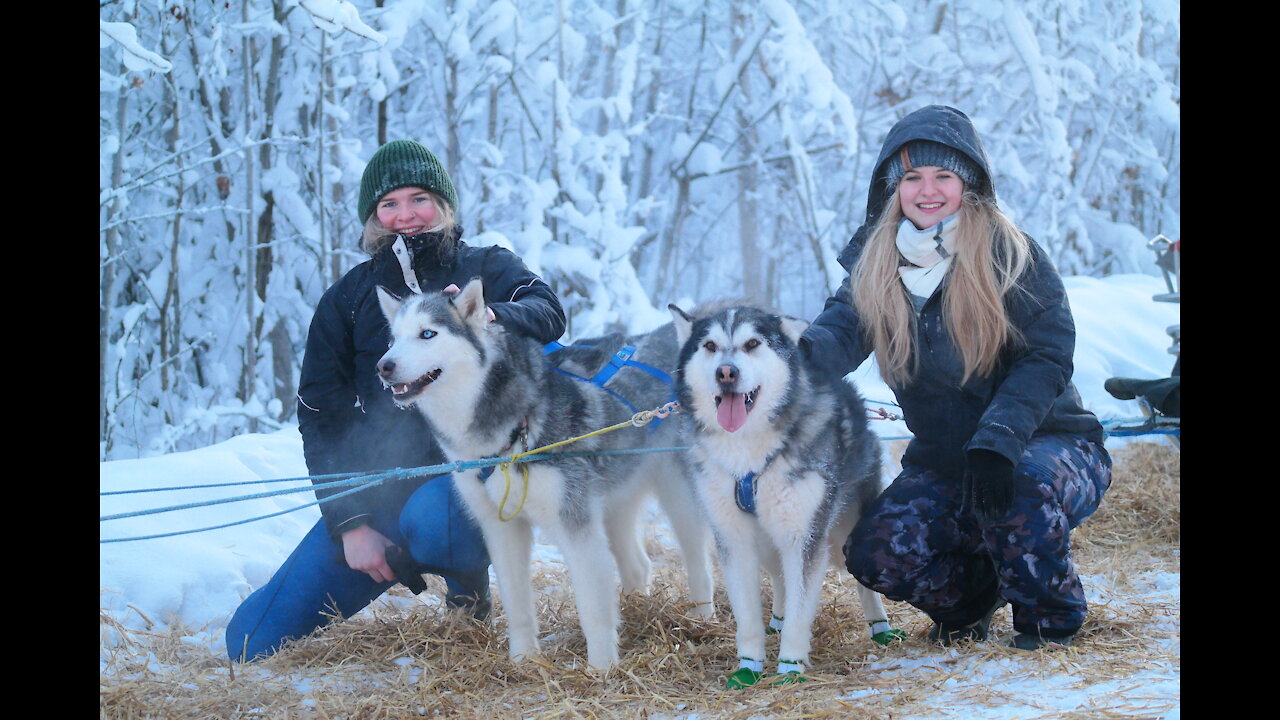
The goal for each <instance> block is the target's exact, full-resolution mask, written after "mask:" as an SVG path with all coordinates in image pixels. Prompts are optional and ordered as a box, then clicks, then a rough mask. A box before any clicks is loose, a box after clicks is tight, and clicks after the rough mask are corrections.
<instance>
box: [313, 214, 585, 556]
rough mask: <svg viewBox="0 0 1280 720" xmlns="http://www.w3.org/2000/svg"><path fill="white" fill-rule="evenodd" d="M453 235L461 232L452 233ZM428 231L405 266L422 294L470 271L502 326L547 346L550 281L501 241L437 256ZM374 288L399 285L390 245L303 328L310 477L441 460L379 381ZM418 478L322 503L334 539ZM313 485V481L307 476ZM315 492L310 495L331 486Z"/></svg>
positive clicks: (461, 280)
mask: <svg viewBox="0 0 1280 720" xmlns="http://www.w3.org/2000/svg"><path fill="white" fill-rule="evenodd" d="M454 232H455V233H456V235H457V236H458V237H461V235H462V230H461V228H456V229H455V231H454ZM435 239H436V238H434V237H433V236H432V234H425V235H419V236H417V237H415V238H411V239H409V241H408V245H409V247H410V249H411V250H415V252H414V260H413V267H414V271H415V274H416V275H417V280H418V284H419V287H420V288H421V289H422V291H423V292H424V293H431V292H439V291H440V290H442V289H444V288H446V287H448V286H449V285H450V284H454V285H457V286H458V287H460V288H461V287H464V286H465V285H466V284H467V282H468V281H469V280H471V279H472V278H474V277H479V278H481V279H482V281H483V282H484V295H485V302H486V303H487V304H488V305H489V307H490V308H492V309H493V312H494V315H495V316H496V318H497V320H496V321H497V322H499V323H501V324H502V325H503V326H504V327H505V328H506V329H507V330H508V331H509V332H515V333H519V334H522V335H526V336H529V337H532V338H535V339H537V340H539V341H541V342H551V341H552V340H555V339H557V338H559V337H560V335H561V334H562V333H563V332H564V329H565V318H564V311H563V309H562V308H561V307H560V301H559V299H557V298H556V296H555V293H554V292H552V290H551V287H550V286H549V285H547V284H546V283H545V282H543V281H542V279H541V278H539V277H538V276H537V275H535V274H534V273H532V272H530V271H529V269H528V268H526V267H525V265H524V263H523V261H521V260H520V258H519V257H517V256H516V255H515V254H513V253H511V252H510V251H508V250H505V249H503V248H501V247H497V246H490V247H472V246H469V245H467V244H466V243H464V242H462V241H461V240H458V242H457V247H456V249H455V251H454V252H453V253H451V254H449V256H448V257H445V258H444V259H443V261H441V259H440V258H437V257H436V256H435V253H434V252H433V249H434V248H433V242H434V240H435ZM377 286H382V287H384V288H386V289H387V290H389V291H391V292H392V293H394V294H396V295H397V296H400V297H405V296H407V295H408V294H409V292H410V290H409V288H408V286H407V285H406V284H405V280H404V275H403V273H402V271H401V269H400V265H399V263H398V262H397V260H396V258H395V256H394V255H393V253H392V250H391V248H390V247H389V246H388V247H384V248H383V249H382V250H380V251H378V252H377V253H375V254H374V256H373V257H372V258H370V259H369V260H367V261H365V262H363V263H361V264H360V265H357V266H356V267H354V268H352V269H351V271H350V272H348V273H347V274H346V275H344V276H343V277H342V279H341V280H339V281H338V282H336V283H334V285H333V287H331V288H329V289H328V290H327V291H325V293H324V295H323V296H322V297H321V298H320V302H319V304H318V305H317V306H316V312H315V316H314V317H313V318H312V321H311V328H310V330H309V332H308V334H307V347H306V353H305V355H304V356H303V361H302V373H301V377H300V378H299V382H298V425H299V430H300V432H301V434H302V441H303V453H304V455H305V458H306V462H307V468H308V470H310V472H311V474H312V475H325V474H332V473H341V472H357V471H368V470H385V469H390V468H396V467H401V468H409V467H421V466H424V465H435V464H440V463H443V462H444V461H445V459H444V456H443V454H442V453H441V451H440V448H439V446H438V445H437V443H436V441H435V439H434V438H433V437H432V435H431V432H430V430H429V428H428V425H427V423H426V421H425V420H424V419H423V418H422V415H421V414H420V413H419V412H418V411H417V410H415V409H412V408H409V409H401V408H399V407H397V406H396V405H395V404H394V403H393V402H392V400H391V392H390V390H388V389H386V388H384V387H383V386H382V381H381V380H380V379H379V377H378V373H377V369H376V367H377V362H378V360H379V359H380V358H381V357H382V355H383V354H384V353H386V351H387V348H388V347H389V346H390V342H391V334H390V330H389V328H388V327H387V321H386V319H385V318H384V317H383V315H382V310H381V308H380V307H379V304H378V298H377V295H376V293H375V291H374V288H375V287H377ZM425 480H426V477H419V478H410V479H405V480H391V481H386V482H383V483H382V484H381V485H378V486H376V487H373V488H370V489H366V490H362V491H360V492H356V493H352V494H351V495H348V496H346V497H343V498H339V499H337V500H333V501H329V502H326V503H322V504H321V505H320V508H321V512H322V514H323V516H324V520H325V525H326V527H327V528H328V530H329V533H330V535H332V536H333V537H334V538H335V539H336V538H337V537H338V536H339V535H340V534H341V532H342V527H341V526H342V525H343V524H344V523H347V522H349V521H351V520H353V519H356V518H359V517H361V516H363V515H367V514H369V513H370V512H371V510H372V508H375V507H400V506H402V505H403V504H404V503H405V501H406V500H407V499H408V497H409V496H410V495H411V494H412V493H413V491H414V490H416V489H417V488H418V487H420V486H421V485H422V483H423V482H424V481H425ZM315 482H317V483H319V482H321V481H320V480H317V481H315ZM346 489H349V488H341V489H339V490H317V491H316V494H317V496H318V497H320V498H322V499H323V498H326V497H328V496H330V495H333V494H336V493H337V492H341V491H342V490H346Z"/></svg>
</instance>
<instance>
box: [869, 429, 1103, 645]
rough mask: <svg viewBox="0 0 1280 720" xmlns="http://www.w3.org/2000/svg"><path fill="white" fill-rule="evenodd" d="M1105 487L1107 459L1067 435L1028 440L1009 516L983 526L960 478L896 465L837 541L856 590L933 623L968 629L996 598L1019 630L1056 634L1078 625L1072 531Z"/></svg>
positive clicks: (1081, 605) (1097, 448) (1080, 601)
mask: <svg viewBox="0 0 1280 720" xmlns="http://www.w3.org/2000/svg"><path fill="white" fill-rule="evenodd" d="M1110 484H1111V456H1110V455H1108V454H1107V451H1106V450H1105V449H1104V448H1103V447H1102V446H1101V445H1098V444H1096V443H1092V442H1089V441H1088V440H1086V439H1084V438H1081V437H1077V436H1074V435H1035V436H1033V437H1032V438H1031V441H1030V442H1029V443H1028V444H1027V449H1026V451H1025V452H1024V453H1023V455H1022V458H1021V461H1020V462H1019V463H1018V465H1017V468H1016V470H1015V473H1014V502H1013V510H1012V512H1011V513H1010V514H1009V516H1008V517H1007V518H1004V519H1003V520H1001V521H999V522H996V523H993V524H992V525H990V526H986V527H983V526H981V525H980V524H979V523H978V521H977V519H976V518H975V517H974V515H973V514H972V513H971V512H962V511H961V501H962V500H963V497H962V494H961V483H960V479H959V478H950V477H944V476H943V475H941V474H939V473H937V472H935V471H932V470H928V469H925V468H920V467H906V468H903V470H902V474H901V475H899V476H898V477H897V479H895V480H894V481H893V484H891V485H890V486H889V487H888V488H886V489H885V491H884V493H882V494H881V495H880V497H878V498H877V499H876V500H875V501H874V502H872V503H871V504H870V505H869V506H868V507H866V508H864V509H863V513H862V518H861V519H860V520H859V521H858V524H857V526H856V527H854V529H853V532H852V533H851V534H850V535H849V539H848V542H847V543H846V544H845V548H844V551H845V564H846V566H847V567H848V569H849V572H850V573H852V574H853V576H854V577H856V578H858V580H859V581H860V582H862V584H864V585H866V586H867V587H869V588H871V589H872V590H875V591H876V592H879V593H881V594H883V595H884V596H885V597H887V598H889V599H891V600H899V601H905V602H907V603H910V604H911V605H914V606H915V607H916V608H918V609H920V610H922V611H924V612H925V613H926V614H928V615H929V617H930V618H931V619H932V620H933V621H934V622H936V623H944V624H948V625H953V626H959V625H963V624H966V623H970V622H973V621H974V620H977V619H978V618H980V617H982V616H983V614H984V613H985V612H986V611H987V610H988V609H989V608H990V607H991V606H992V605H993V604H995V602H996V600H997V598H1003V599H1005V600H1007V601H1009V603H1010V604H1011V605H1013V626H1014V629H1015V630H1017V631H1018V632H1021V633H1030V634H1033V635H1044V636H1045V637H1061V636H1064V635H1069V634H1071V633H1074V632H1075V631H1076V630H1078V629H1079V627H1080V624H1081V623H1082V622H1084V617H1085V610H1086V604H1085V598H1084V588H1083V587H1082V586H1081V584H1080V578H1079V577H1078V576H1077V575H1076V571H1075V567H1074V566H1073V564H1072V562H1071V545H1070V531H1071V530H1072V529H1073V528H1075V527H1076V526H1078V525H1079V524H1080V523H1082V522H1084V520H1085V519H1086V518H1088V517H1089V516H1090V515H1092V514H1093V511H1094V510H1096V509H1097V507H1098V503H1099V502H1101V500H1102V496H1103V494H1104V493H1105V492H1106V490H1107V488H1108V487H1109V486H1110Z"/></svg>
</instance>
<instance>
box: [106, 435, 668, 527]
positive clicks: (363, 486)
mask: <svg viewBox="0 0 1280 720" xmlns="http://www.w3.org/2000/svg"><path fill="white" fill-rule="evenodd" d="M688 449H689V448H687V447H666V448H633V449H628V450H601V451H596V452H576V453H553V454H546V453H544V454H539V455H529V456H527V457H524V458H521V459H520V462H538V461H540V460H550V459H552V458H570V457H590V456H596V455H637V454H640V453H650V452H673V451H685V450H688ZM514 459H515V456H510V457H502V458H484V459H480V460H462V461H458V462H453V463H445V464H443V465H426V466H423V467H419V468H406V469H400V468H397V469H395V470H390V471H378V472H367V473H339V474H336V475H317V476H315V477H316V478H325V477H347V479H345V480H339V481H334V482H326V483H319V484H314V485H307V486H304V487H297V488H286V489H284V490H275V491H271V492H266V493H255V494H252V495H241V496H237V497H230V498H220V499H217V500H209V501H205V502H197V503H187V504H184V505H172V506H169V507H162V508H154V509H150V510H138V511H135V512H127V513H118V514H115V515H104V516H102V517H100V518H98V521H99V522H103V521H106V520H118V519H122V518H128V517H138V516H142V515H155V514H158V513H163V512H172V511H175V510H188V509H191V508H197V507H206V506H210V505H220V504H226V503H232V502H239V501H241V500H256V499H259V498H265V497H273V496H277V495H286V494H290V493H298V492H312V491H314V490H316V489H317V488H331V487H341V486H344V485H352V484H357V483H358V485H357V487H353V488H351V489H350V490H344V491H342V492H340V493H335V494H333V495H330V496H328V497H325V498H323V499H318V500H315V501H312V502H309V503H304V504H302V505H298V506H295V507H292V508H289V509H287V510H280V511H278V512H273V513H268V514H266V515H260V516H257V517H252V518H248V519H246V520H236V521H233V522H229V523H223V524H221V525H211V526H209V527H202V528H195V529H192V530H178V531H175V532H169V533H160V534H156V535H143V536H137V537H128V538H108V539H106V540H99V541H98V542H99V544H104V543H116V542H130V541H134V540H152V539H155V538H164V537H173V536H175V535H188V534H191V533H198V532H204V531H206V530H217V529H220V528H225V527H232V526H234V525H243V524H245V523H250V522H255V521H257V520H265V519H267V518H272V517H276V516H277V515H283V514H285V513H290V512H293V511H295V510H301V509H302V508H307V507H311V506H312V505H319V504H321V503H326V502H331V501H333V500H337V499H338V498H342V497H346V496H348V495H352V494H354V493H357V492H360V491H361V490H367V489H368V488H371V487H375V486H377V485H380V484H382V483H384V482H386V481H387V480H391V479H397V478H411V477H421V476H423V475H426V474H428V473H432V472H438V471H440V470H450V471H455V472H456V471H458V470H466V469H471V468H480V467H489V466H494V465H501V464H502V463H505V462H511V461H513V460H514ZM448 474H449V473H447V472H446V473H444V474H440V475H435V476H433V477H429V478H427V480H426V481H425V482H431V481H432V480H437V479H439V478H442V477H445V476H446V475H448ZM352 475H354V476H355V477H348V476H352ZM308 479H310V478H306V477H303V478H282V479H280V480H274V481H271V482H286V481H290V480H292V481H301V480H308ZM258 482H263V481H260V480H255V481H247V482H243V483H222V484H221V486H228V485H250V484H254V483H258ZM192 487H200V486H192ZM171 489H178V488H147V489H145V490H140V491H119V492H107V493H100V495H109V494H119V493H120V492H154V491H160V490H171Z"/></svg>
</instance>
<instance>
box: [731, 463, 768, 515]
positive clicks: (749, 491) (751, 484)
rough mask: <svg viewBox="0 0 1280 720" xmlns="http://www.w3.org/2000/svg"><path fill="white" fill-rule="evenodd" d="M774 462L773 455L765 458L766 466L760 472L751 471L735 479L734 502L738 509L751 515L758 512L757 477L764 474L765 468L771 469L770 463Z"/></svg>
mask: <svg viewBox="0 0 1280 720" xmlns="http://www.w3.org/2000/svg"><path fill="white" fill-rule="evenodd" d="M772 463H773V455H770V456H769V457H767V458H765V460H764V467H763V468H761V469H760V472H758V473H754V472H749V473H747V474H746V475H743V476H742V477H738V478H734V480H733V502H734V503H736V504H737V505H738V509H739V510H741V511H742V512H744V513H747V514H749V515H755V514H756V478H757V477H759V476H761V475H763V474H764V472H765V470H768V469H769V465H770V464H772Z"/></svg>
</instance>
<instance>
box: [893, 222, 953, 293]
mask: <svg viewBox="0 0 1280 720" xmlns="http://www.w3.org/2000/svg"><path fill="white" fill-rule="evenodd" d="M956 227H957V223H956V216H955V215H952V216H951V217H947V218H943V219H942V220H940V221H939V222H938V224H937V225H934V226H933V227H928V228H925V229H924V230H917V229H916V226H915V225H914V224H912V222H911V220H910V219H908V218H903V219H902V222H901V223H899V224H898V238H897V244H898V252H900V253H902V257H904V258H906V259H907V262H909V263H911V264H910V265H903V266H902V267H900V268H898V275H899V276H901V277H902V284H903V285H906V286H907V291H908V292H910V293H911V294H912V295H917V296H919V297H925V298H927V297H929V296H930V295H933V291H934V290H937V289H938V286H939V285H941V284H942V278H943V277H945V276H946V274H947V268H949V267H951V258H952V256H953V255H954V253H955V247H956Z"/></svg>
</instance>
